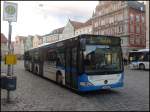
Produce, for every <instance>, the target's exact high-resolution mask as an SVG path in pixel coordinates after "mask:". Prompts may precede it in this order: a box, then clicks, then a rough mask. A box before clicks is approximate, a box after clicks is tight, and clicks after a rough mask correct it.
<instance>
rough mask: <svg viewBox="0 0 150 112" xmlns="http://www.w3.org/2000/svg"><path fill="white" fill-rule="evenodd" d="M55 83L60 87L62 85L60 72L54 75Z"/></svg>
mask: <svg viewBox="0 0 150 112" xmlns="http://www.w3.org/2000/svg"><path fill="white" fill-rule="evenodd" d="M56 82H57V83H58V84H60V85H62V74H61V72H57V73H56Z"/></svg>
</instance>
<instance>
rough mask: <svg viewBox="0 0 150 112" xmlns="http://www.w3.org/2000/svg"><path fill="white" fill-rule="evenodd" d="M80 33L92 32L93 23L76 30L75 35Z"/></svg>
mask: <svg viewBox="0 0 150 112" xmlns="http://www.w3.org/2000/svg"><path fill="white" fill-rule="evenodd" d="M80 34H92V25H90V26H86V27H81V28H79V29H77V30H75V36H77V35H80Z"/></svg>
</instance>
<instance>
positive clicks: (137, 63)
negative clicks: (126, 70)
mask: <svg viewBox="0 0 150 112" xmlns="http://www.w3.org/2000/svg"><path fill="white" fill-rule="evenodd" d="M149 56H150V55H149V49H140V50H138V51H130V52H129V63H130V64H129V66H130V68H131V69H140V70H145V69H149V61H150V60H149Z"/></svg>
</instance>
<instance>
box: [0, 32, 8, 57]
mask: <svg viewBox="0 0 150 112" xmlns="http://www.w3.org/2000/svg"><path fill="white" fill-rule="evenodd" d="M7 53H8V46H7V38H6V37H5V35H4V34H2V33H1V54H0V56H1V60H3V59H4V56H5V55H6V54H7Z"/></svg>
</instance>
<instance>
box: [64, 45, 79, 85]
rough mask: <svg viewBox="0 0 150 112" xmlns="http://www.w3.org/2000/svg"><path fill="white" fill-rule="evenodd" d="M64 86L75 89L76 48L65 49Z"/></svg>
mask: <svg viewBox="0 0 150 112" xmlns="http://www.w3.org/2000/svg"><path fill="white" fill-rule="evenodd" d="M65 69H66V70H65V74H66V75H65V81H66V85H67V86H69V87H71V88H77V48H76V47H74V48H68V49H66V66H65Z"/></svg>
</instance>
